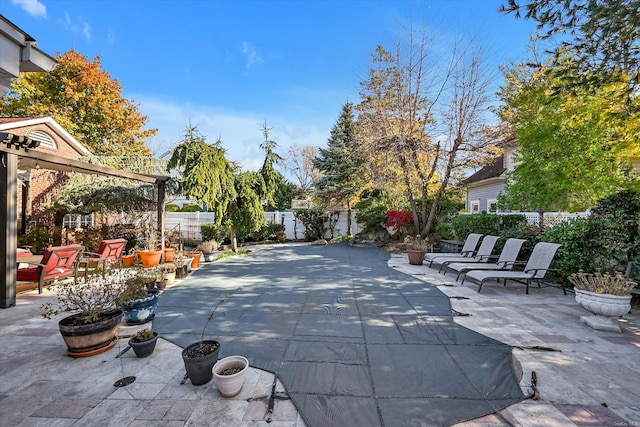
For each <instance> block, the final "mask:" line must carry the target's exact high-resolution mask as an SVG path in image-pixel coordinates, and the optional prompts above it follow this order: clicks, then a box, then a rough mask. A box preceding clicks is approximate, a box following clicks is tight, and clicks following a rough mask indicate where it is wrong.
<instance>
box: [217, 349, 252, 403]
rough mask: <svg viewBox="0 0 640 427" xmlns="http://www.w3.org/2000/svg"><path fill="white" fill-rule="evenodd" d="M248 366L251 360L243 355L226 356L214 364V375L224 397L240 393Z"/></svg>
mask: <svg viewBox="0 0 640 427" xmlns="http://www.w3.org/2000/svg"><path fill="white" fill-rule="evenodd" d="M248 367H249V361H248V360H247V358H246V357H242V356H229V357H225V358H224V359H220V360H219V361H218V363H216V364H215V365H214V366H213V376H214V378H215V379H216V385H217V387H218V391H220V394H221V395H222V396H223V397H233V396H235V395H237V394H238V393H240V390H242V385H243V384H244V377H245V375H246V373H247V368H248Z"/></svg>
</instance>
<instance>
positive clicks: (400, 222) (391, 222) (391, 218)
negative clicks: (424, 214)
mask: <svg viewBox="0 0 640 427" xmlns="http://www.w3.org/2000/svg"><path fill="white" fill-rule="evenodd" d="M412 222H413V215H412V214H411V211H387V222H385V223H384V225H385V226H386V227H393V228H394V229H395V230H399V229H400V228H402V227H407V226H409V225H411V223H412Z"/></svg>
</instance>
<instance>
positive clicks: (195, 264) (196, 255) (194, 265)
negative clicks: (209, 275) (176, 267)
mask: <svg viewBox="0 0 640 427" xmlns="http://www.w3.org/2000/svg"><path fill="white" fill-rule="evenodd" d="M187 257H188V258H193V261H191V269H198V268H200V257H202V252H200V251H199V250H197V251H191V252H188V253H187Z"/></svg>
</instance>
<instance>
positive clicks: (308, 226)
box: [293, 208, 386, 240]
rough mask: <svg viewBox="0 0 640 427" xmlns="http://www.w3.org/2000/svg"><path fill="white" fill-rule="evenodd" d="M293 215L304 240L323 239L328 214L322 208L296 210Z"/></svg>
mask: <svg viewBox="0 0 640 427" xmlns="http://www.w3.org/2000/svg"><path fill="white" fill-rule="evenodd" d="M293 214H294V215H295V217H296V219H298V220H300V221H301V222H302V224H303V225H304V227H305V230H304V238H305V239H306V240H319V239H324V236H325V235H326V233H327V230H328V228H327V226H326V223H327V221H328V220H329V214H328V213H327V212H326V211H325V210H324V209H323V208H313V209H298V210H295V211H293ZM385 216H386V212H385Z"/></svg>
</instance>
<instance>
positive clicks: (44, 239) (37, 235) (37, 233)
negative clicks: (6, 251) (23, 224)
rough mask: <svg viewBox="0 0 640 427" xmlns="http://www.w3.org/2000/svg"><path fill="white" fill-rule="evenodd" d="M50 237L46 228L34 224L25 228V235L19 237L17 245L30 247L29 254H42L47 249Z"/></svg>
mask: <svg viewBox="0 0 640 427" xmlns="http://www.w3.org/2000/svg"><path fill="white" fill-rule="evenodd" d="M51 239H52V235H51V233H50V232H49V230H48V229H47V228H46V227H43V226H41V225H38V224H35V225H31V226H29V227H28V228H27V232H26V234H24V235H23V236H20V238H19V239H18V240H19V244H20V245H21V246H24V245H28V246H31V252H32V253H34V254H36V253H43V252H44V250H45V249H46V248H47V247H49V243H50V242H51Z"/></svg>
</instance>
